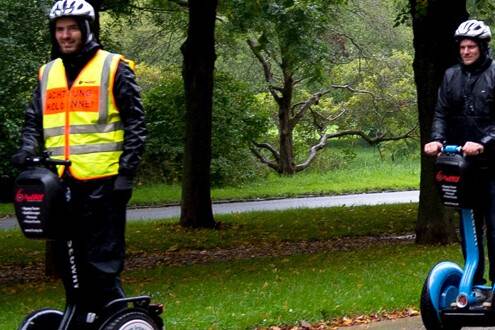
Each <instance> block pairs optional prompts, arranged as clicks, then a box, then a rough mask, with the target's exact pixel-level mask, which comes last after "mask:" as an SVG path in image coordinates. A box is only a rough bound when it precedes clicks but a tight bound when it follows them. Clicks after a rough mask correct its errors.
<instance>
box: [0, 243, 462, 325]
mask: <svg viewBox="0 0 495 330" xmlns="http://www.w3.org/2000/svg"><path fill="white" fill-rule="evenodd" d="M459 250H460V249H459V247H458V246H456V245H453V246H448V247H431V246H429V247H423V246H416V245H413V244H409V245H391V246H386V247H384V246H381V247H379V248H366V249H356V250H351V251H340V252H335V251H334V252H331V253H319V254H314V255H297V256H291V257H284V258H257V259H251V260H241V261H229V262H216V263H209V264H201V265H188V266H178V267H163V266H158V267H155V268H154V269H152V270H145V271H135V272H127V273H125V276H124V282H125V286H126V288H127V292H128V293H129V294H134V295H135V294H144V293H146V294H151V295H153V298H154V300H155V301H160V302H163V303H165V307H166V311H165V314H164V318H165V321H166V323H167V326H168V328H169V329H174V330H176V329H177V330H180V329H252V328H254V327H255V326H267V325H272V324H294V323H296V322H297V321H298V320H306V321H318V320H321V319H326V320H329V319H332V318H336V317H340V316H344V315H359V314H363V313H370V312H376V311H391V310H397V309H404V308H408V307H415V308H417V306H418V300H419V295H420V291H421V286H422V283H423V281H424V279H425V277H426V275H427V273H428V270H429V269H430V268H431V267H432V265H433V264H435V263H436V262H437V261H439V260H445V259H452V258H454V259H455V260H457V261H459V259H460V258H461V257H460V252H459ZM0 296H1V297H2V299H1V300H0V325H2V329H14V328H15V326H16V325H17V324H18V323H19V321H20V319H21V318H22V316H23V315H25V314H26V313H28V312H29V311H30V310H32V309H33V308H39V307H42V306H48V305H49V306H61V302H62V301H63V294H62V290H61V288H60V287H59V286H58V285H55V284H53V283H27V284H24V285H18V286H13V287H8V288H5V287H2V288H0Z"/></svg>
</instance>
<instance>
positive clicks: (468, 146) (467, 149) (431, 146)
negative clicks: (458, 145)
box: [424, 141, 485, 156]
mask: <svg viewBox="0 0 495 330" xmlns="http://www.w3.org/2000/svg"><path fill="white" fill-rule="evenodd" d="M442 148H443V144H442V143H440V142H438V141H433V142H430V143H427V144H425V147H424V152H425V154H427V155H428V156H437V155H438V154H439V153H440V152H441V151H442ZM484 149H485V148H484V147H483V145H482V144H479V143H476V142H471V141H468V142H466V143H465V144H464V145H463V146H462V154H463V155H464V156H478V155H479V154H481V153H483V151H484Z"/></svg>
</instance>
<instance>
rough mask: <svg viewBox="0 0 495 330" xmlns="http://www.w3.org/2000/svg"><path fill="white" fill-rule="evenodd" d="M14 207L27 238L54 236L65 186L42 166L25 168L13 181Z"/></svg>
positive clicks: (59, 228) (59, 227)
mask: <svg viewBox="0 0 495 330" xmlns="http://www.w3.org/2000/svg"><path fill="white" fill-rule="evenodd" d="M14 194H15V195H14V207H15V213H16V216H17V221H18V222H19V226H20V227H21V230H22V232H23V234H24V235H25V236H26V237H27V238H31V239H55V238H57V237H58V236H59V235H58V234H59V233H60V232H61V231H62V225H63V223H62V221H63V218H64V215H65V214H66V211H67V207H66V203H65V196H64V194H65V189H64V186H63V183H62V181H61V180H60V178H59V177H58V176H57V175H56V174H55V173H53V172H52V171H50V170H49V169H46V168H43V167H33V168H30V169H27V170H25V171H23V172H21V174H19V176H18V177H17V179H16V181H15V185H14Z"/></svg>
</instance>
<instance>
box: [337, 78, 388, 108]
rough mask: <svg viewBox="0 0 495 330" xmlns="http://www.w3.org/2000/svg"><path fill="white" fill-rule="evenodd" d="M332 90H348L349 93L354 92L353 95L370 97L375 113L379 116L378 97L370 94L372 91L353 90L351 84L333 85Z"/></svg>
mask: <svg viewBox="0 0 495 330" xmlns="http://www.w3.org/2000/svg"><path fill="white" fill-rule="evenodd" d="M331 87H332V88H340V89H347V90H348V91H350V92H352V93H359V94H367V95H369V96H371V100H372V102H373V109H374V110H375V112H376V113H377V114H379V111H378V105H377V103H376V100H377V97H376V95H375V94H374V93H372V92H370V91H366V90H362V89H355V88H353V87H352V86H351V85H349V84H346V85H335V84H333V85H331Z"/></svg>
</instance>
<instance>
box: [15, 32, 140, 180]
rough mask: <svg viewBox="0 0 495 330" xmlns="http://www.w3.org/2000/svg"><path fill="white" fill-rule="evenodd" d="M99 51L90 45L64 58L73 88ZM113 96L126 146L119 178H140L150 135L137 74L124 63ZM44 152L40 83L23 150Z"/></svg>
mask: <svg viewBox="0 0 495 330" xmlns="http://www.w3.org/2000/svg"><path fill="white" fill-rule="evenodd" d="M99 48H101V47H100V45H99V44H98V43H96V42H94V41H92V42H90V43H88V44H86V45H85V46H84V48H83V49H82V51H81V52H80V53H78V54H77V55H76V56H65V57H64V56H61V57H62V60H63V62H64V66H65V69H66V74H67V81H68V83H69V88H70V86H72V82H73V81H74V80H75V78H76V77H77V75H78V74H79V72H80V71H81V70H82V68H83V67H84V66H85V65H86V63H88V61H89V60H90V59H91V58H92V57H93V56H94V54H95V53H96V51H97V50H98V49H99ZM113 94H114V97H115V102H116V105H117V108H118V109H119V112H120V117H121V121H122V124H123V127H124V146H123V153H122V155H121V156H120V161H119V174H121V175H125V176H130V177H132V176H134V175H135V174H136V170H137V167H138V165H139V162H140V160H141V156H142V153H143V151H144V142H145V139H146V133H147V132H146V126H145V121H144V111H143V106H142V103H141V97H140V88H139V86H138V85H137V84H136V78H135V75H134V72H133V71H132V70H131V69H130V68H129V66H128V65H127V64H126V63H125V62H124V61H121V62H120V63H119V66H118V69H117V72H116V75H115V82H114V87H113ZM43 148H44V138H43V111H42V108H41V91H40V85H39V83H38V86H37V87H36V89H35V91H34V93H33V98H32V102H31V104H30V105H29V106H28V107H27V109H26V112H25V120H24V127H23V129H22V135H21V147H20V150H25V151H26V152H28V153H29V154H32V155H37V154H39V153H40V152H41V151H42V149H43Z"/></svg>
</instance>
